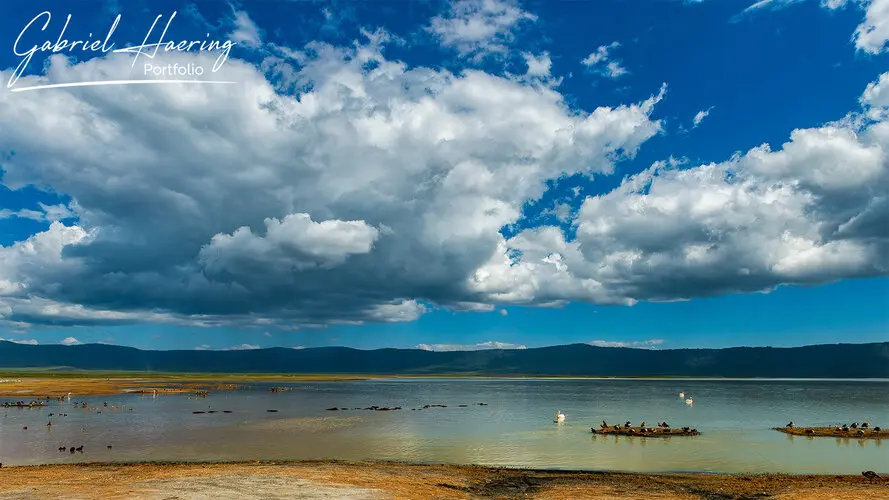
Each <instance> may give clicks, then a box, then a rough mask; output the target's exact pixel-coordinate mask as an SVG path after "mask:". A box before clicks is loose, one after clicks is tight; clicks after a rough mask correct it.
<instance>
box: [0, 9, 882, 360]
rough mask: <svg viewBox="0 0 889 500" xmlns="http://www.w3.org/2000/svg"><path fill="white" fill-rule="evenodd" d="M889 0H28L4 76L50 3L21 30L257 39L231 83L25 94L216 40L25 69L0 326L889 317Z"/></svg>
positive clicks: (348, 327)
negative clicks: (888, 4)
mask: <svg viewBox="0 0 889 500" xmlns="http://www.w3.org/2000/svg"><path fill="white" fill-rule="evenodd" d="M884 3H885V0H872V1H871V0H865V1H862V2H855V1H851V0H850V1H848V2H820V1H819V0H809V1H805V0H803V1H782V0H773V1H771V2H760V4H759V7H756V8H752V7H751V4H752V2H751V1H750V0H746V1H733V0H724V1H723V0H718V1H717V0H704V1H699V2H691V1H685V2H683V1H680V0H677V1H656V2H654V1H652V2H642V1H617V0H613V1H601V2H531V1H528V2H514V1H503V0H461V1H454V2H444V1H441V2H440V1H431V0H430V1H419V0H417V1H409V0H398V1H389V2H387V1H375V2H285V1H280V2H242V3H234V2H233V3H225V2H217V1H213V2H194V3H182V2H137V1H133V2H120V4H117V3H115V2H75V3H71V2H58V3H54V2H41V3H40V4H39V5H34V4H33V3H25V2H22V3H21V4H20V5H18V6H17V7H13V5H16V4H17V3H16V2H13V3H11V4H7V5H6V6H4V7H2V9H3V10H6V12H4V13H3V16H0V28H2V33H5V35H4V38H5V39H6V40H7V41H6V42H4V43H6V44H7V45H6V46H8V47H9V49H8V50H5V51H4V50H0V68H2V69H3V72H2V77H3V78H2V79H3V81H4V82H7V81H9V80H10V78H11V77H12V75H13V71H14V70H15V68H16V67H17V66H18V65H19V63H20V61H21V57H17V56H16V55H15V53H14V52H13V50H12V47H13V44H14V43H15V42H16V38H17V37H18V36H19V34H20V33H22V30H23V28H24V27H25V26H26V25H27V24H28V23H29V21H31V20H32V19H34V17H35V16H37V15H38V14H40V13H41V12H43V11H48V12H50V13H51V19H50V23H49V25H48V27H47V29H46V31H45V32H44V33H40V31H39V25H37V27H36V28H35V27H32V28H31V29H30V30H28V31H26V32H25V33H24V34H22V36H21V39H20V41H19V46H18V47H19V51H20V53H21V52H22V48H24V50H27V49H28V48H30V47H32V46H34V45H38V46H39V45H40V44H42V43H43V42H44V41H46V40H50V41H51V42H55V41H56V38H57V37H58V34H59V31H60V30H61V27H62V26H63V25H64V23H65V17H66V16H67V15H68V14H70V15H71V21H70V23H69V26H68V28H67V30H66V32H65V37H66V39H68V40H90V41H92V40H100V41H101V40H104V38H105V35H106V34H107V33H108V30H109V29H110V27H111V25H112V23H113V21H114V18H115V16H117V15H118V14H120V15H121V20H120V23H119V25H118V26H117V28H116V30H115V31H114V33H113V34H112V35H113V36H112V37H111V40H112V41H113V42H114V43H115V48H120V47H124V46H131V45H138V44H139V43H141V42H142V40H143V38H145V36H146V33H148V29H149V27H150V26H151V23H152V21H153V20H154V19H155V17H156V16H159V15H161V16H163V18H162V20H161V23H160V24H161V25H162V24H163V23H165V22H166V20H167V19H169V17H170V15H171V14H172V13H173V12H174V11H175V12H176V13H177V14H176V18H175V19H174V21H173V22H172V23H171V27H170V30H169V31H168V33H167V35H166V40H174V41H177V42H178V41H180V40H197V41H201V40H208V39H209V40H219V41H225V40H231V41H236V42H238V43H237V45H236V46H235V47H234V49H233V50H232V51H231V53H230V54H229V58H228V60H227V61H226V62H225V63H224V65H223V67H222V70H221V73H220V79H221V77H222V76H225V77H226V78H228V79H230V80H233V81H235V84H232V85H215V86H214V85H200V86H198V85H194V84H191V85H189V84H169V85H166V84H165V85H128V86H116V87H112V86H96V87H88V88H87V87H84V88H64V89H41V90H34V91H28V92H13V91H12V90H14V89H15V88H16V87H18V88H21V87H26V86H33V85H41V84H51V83H68V82H76V81H87V80H89V81H97V80H115V79H145V78H151V76H146V74H145V73H144V71H142V66H143V64H144V63H151V64H154V65H157V66H161V65H166V64H172V63H181V64H182V65H183V66H185V65H188V64H191V65H196V66H201V67H202V68H208V69H209V68H210V67H211V66H212V63H213V60H215V59H216V56H217V54H215V53H214V54H210V53H200V52H199V51H193V52H182V53H177V52H171V53H162V54H160V55H159V56H158V57H157V58H156V59H147V58H144V57H143V58H142V59H139V60H138V61H137V62H138V64H135V63H134V64H130V63H131V62H132V57H133V56H132V55H127V54H114V53H109V54H105V53H102V52H100V51H99V52H84V51H75V52H64V53H63V55H59V54H56V55H55V56H54V57H55V58H57V59H56V60H54V61H52V63H50V60H49V58H48V57H49V56H50V55H51V54H50V53H48V52H37V53H35V55H34V56H33V59H32V60H31V62H30V64H29V65H28V66H27V68H25V71H24V73H23V76H22V77H21V79H20V80H19V81H18V82H16V83H15V85H14V86H13V89H12V90H11V89H9V88H7V86H5V85H4V87H3V88H2V90H0V110H5V111H4V112H2V113H0V115H4V116H5V118H4V117H0V168H2V178H0V245H2V248H0V338H6V339H9V340H13V341H19V342H31V343H33V342H38V343H41V344H52V343H59V342H63V343H75V342H81V343H82V342H106V343H114V344H122V345H132V346H137V347H140V348H150V349H155V348H157V349H193V348H197V347H200V348H211V349H225V348H253V347H270V346H305V347H312V346H321V345H347V346H353V347H360V348H377V347H417V346H421V347H422V348H427V349H438V350H442V349H455V348H472V349H474V348H489V347H497V346H501V347H516V346H526V347H537V346H543V345H553V344H564V343H575V342H592V343H596V344H598V345H626V346H634V347H641V348H658V349H666V348H682V347H726V346H737V345H776V346H777V345H780V346H791V345H804V344H812V343H834V342H872V341H886V340H889V312H887V311H889V281H887V279H886V275H887V274H889V229H887V227H889V209H887V208H886V202H885V200H886V199H889V159H887V158H889V133H886V130H887V127H889V125H887V124H889V119H887V117H889V112H887V111H889V76H887V75H889V73H884V72H885V70H886V68H887V62H889V55H887V52H889V47H887V44H886V41H887V39H889V19H884V18H883V17H884V16H885V15H886V12H889V9H885V8H883V7H882V6H883V5H884ZM881 16H883V17H881ZM43 20H45V18H42V21H43ZM42 21H41V23H40V24H42ZM161 29H162V28H161V27H159V28H157V29H156V31H155V32H153V33H154V35H153V38H150V41H156V39H157V36H158V35H159V32H160V31H161ZM64 56H68V59H67V61H66V60H64V59H63V57H64ZM208 74H209V71H208ZM201 78H202V79H211V77H210V76H203V77H201ZM212 78H213V79H216V78H215V76H213V77H212ZM794 131H797V132H794ZM764 144H766V145H768V146H769V147H768V148H763V147H762V145H764ZM655 164H658V165H659V166H658V167H657V168H655V169H652V166H653V165H655ZM652 178H653V179H654V180H653V181H652ZM649 182H651V185H650V186H648V187H646V184H647V183H649ZM634 185H635V187H634ZM639 186H642V187H639Z"/></svg>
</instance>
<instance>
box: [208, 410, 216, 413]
mask: <svg viewBox="0 0 889 500" xmlns="http://www.w3.org/2000/svg"><path fill="white" fill-rule="evenodd" d="M207 413H216V410H210V411H208V412H207Z"/></svg>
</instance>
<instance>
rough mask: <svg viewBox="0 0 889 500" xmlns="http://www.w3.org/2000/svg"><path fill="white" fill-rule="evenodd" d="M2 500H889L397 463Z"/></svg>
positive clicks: (856, 479)
mask: <svg viewBox="0 0 889 500" xmlns="http://www.w3.org/2000/svg"><path fill="white" fill-rule="evenodd" d="M0 498H2V499H6V498H108V499H117V498H152V499H154V498H157V499H161V498H163V499H170V500H172V499H192V498H215V499H219V498H233V499H234V498H306V499H308V498H343V499H351V498H354V499H359V498H362V499H363V498H367V499H371V498H379V499H434V498H442V499H444V498H455V499H457V498H572V499H634V500H654V499H658V500H698V499H715V498H718V499H721V500H729V499H733V500H741V499H753V498H757V499H774V500H800V499H811V500H821V499H824V500H826V499H832V500H853V499H854V500H877V499H885V498H889V481H887V480H885V479H882V480H877V481H869V480H867V479H865V478H864V477H862V476H832V475H818V476H812V475H808V476H796V475H792V476H791V475H746V476H736V475H731V476H730V475H713V474H624V473H615V472H562V471H539V470H522V469H497V468H486V467H475V466H448V465H408V464H401V463H392V462H374V463H367V462H362V463H354V462H329V461H324V462H294V463H283V462H277V463H273V462H262V463H260V462H251V463H213V464H114V465H112V464H92V465H90V464H87V465H47V466H26V467H3V468H0Z"/></svg>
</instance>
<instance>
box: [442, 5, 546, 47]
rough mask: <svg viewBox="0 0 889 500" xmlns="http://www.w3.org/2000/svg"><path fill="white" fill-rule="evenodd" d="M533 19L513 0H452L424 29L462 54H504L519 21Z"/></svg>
mask: <svg viewBox="0 0 889 500" xmlns="http://www.w3.org/2000/svg"><path fill="white" fill-rule="evenodd" d="M536 20H537V16H535V15H534V14H530V13H528V12H525V11H524V10H522V8H521V7H520V6H519V5H518V3H517V2H516V1H514V0H453V1H452V2H451V3H450V7H449V9H448V11H447V12H445V13H443V14H441V15H438V16H436V17H434V18H433V19H432V21H431V23H430V25H429V26H428V27H427V30H428V31H429V32H431V33H432V34H434V35H435V36H437V37H438V39H439V40H440V42H441V44H442V45H444V46H445V47H451V48H453V49H455V50H456V51H457V52H458V53H459V54H460V55H461V56H464V57H471V58H483V57H485V56H487V55H491V54H500V55H502V54H505V53H506V52H507V51H508V50H509V49H508V46H509V44H510V43H511V42H512V41H513V39H514V37H515V31H516V30H517V29H518V28H520V26H521V24H522V23H527V22H534V21H536Z"/></svg>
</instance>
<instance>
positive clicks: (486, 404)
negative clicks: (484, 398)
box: [476, 403, 488, 406]
mask: <svg viewBox="0 0 889 500" xmlns="http://www.w3.org/2000/svg"><path fill="white" fill-rule="evenodd" d="M476 404H477V405H479V406H488V403H476Z"/></svg>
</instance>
